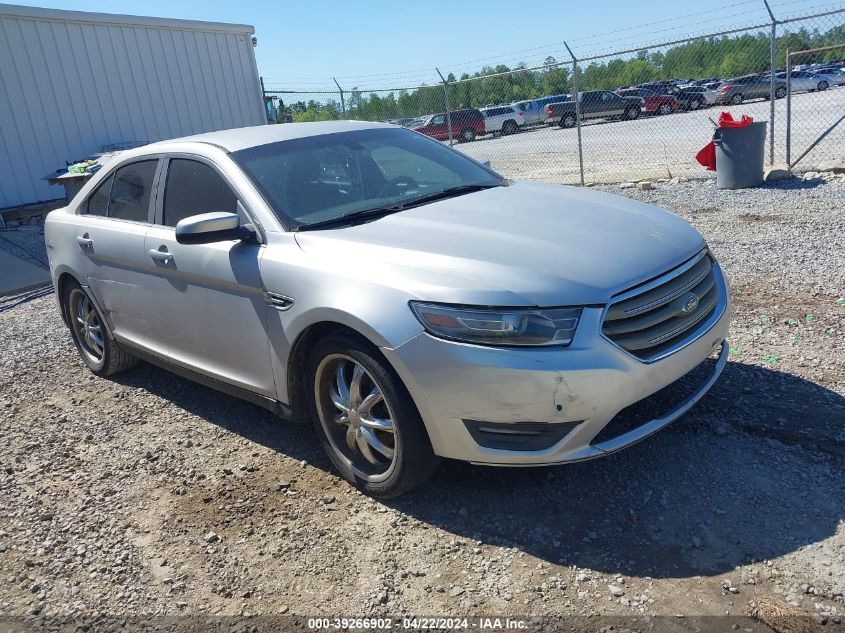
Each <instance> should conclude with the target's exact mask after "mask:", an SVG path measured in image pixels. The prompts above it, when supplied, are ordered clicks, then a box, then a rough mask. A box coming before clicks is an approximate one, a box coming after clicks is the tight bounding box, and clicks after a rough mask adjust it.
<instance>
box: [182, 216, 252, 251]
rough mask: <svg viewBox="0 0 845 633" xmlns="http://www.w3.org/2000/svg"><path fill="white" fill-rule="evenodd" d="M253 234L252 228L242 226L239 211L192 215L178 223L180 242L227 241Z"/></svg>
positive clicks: (207, 242) (206, 242)
mask: <svg viewBox="0 0 845 633" xmlns="http://www.w3.org/2000/svg"><path fill="white" fill-rule="evenodd" d="M253 235H255V234H254V233H253V231H252V230H251V229H250V228H248V227H246V226H241V218H240V217H239V216H238V214H237V213H226V212H224V211H215V212H213V213H201V214H200V215H192V216H190V217H187V218H184V219H182V220H179V223H178V224H177V225H176V241H177V242H179V243H180V244H209V243H211V242H227V241H229V240H242V239H244V238H247V237H251V236H253Z"/></svg>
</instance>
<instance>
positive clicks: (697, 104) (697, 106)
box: [687, 99, 704, 110]
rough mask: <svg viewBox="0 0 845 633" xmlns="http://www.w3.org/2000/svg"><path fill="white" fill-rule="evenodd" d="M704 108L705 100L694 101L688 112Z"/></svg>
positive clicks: (691, 102) (688, 107)
mask: <svg viewBox="0 0 845 633" xmlns="http://www.w3.org/2000/svg"><path fill="white" fill-rule="evenodd" d="M703 107H704V99H692V100H691V101H690V102H689V105H688V106H687V109H688V110H699V109H701V108H703Z"/></svg>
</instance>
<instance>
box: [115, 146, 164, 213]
mask: <svg viewBox="0 0 845 633" xmlns="http://www.w3.org/2000/svg"><path fill="white" fill-rule="evenodd" d="M157 166H158V160H157V159H156V160H144V161H140V162H137V163H131V164H129V165H126V166H125V167H121V168H120V169H118V170H117V171H116V172H115V174H114V183H113V184H112V187H111V195H109V210H108V216H109V217H110V218H117V219H119V220H132V221H134V222H146V221H147V220H148V215H149V209H150V194H151V192H152V189H153V180H154V178H155V173H156V167H157Z"/></svg>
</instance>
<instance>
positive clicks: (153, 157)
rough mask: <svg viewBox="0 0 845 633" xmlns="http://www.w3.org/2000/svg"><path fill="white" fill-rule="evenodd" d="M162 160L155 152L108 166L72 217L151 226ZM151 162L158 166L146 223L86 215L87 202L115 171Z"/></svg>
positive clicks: (75, 209) (106, 216) (162, 156)
mask: <svg viewBox="0 0 845 633" xmlns="http://www.w3.org/2000/svg"><path fill="white" fill-rule="evenodd" d="M163 159H164V154H162V153H160V152H156V153H155V154H148V155H146V156H133V157H132V158H127V159H125V160H123V161H121V162H119V163H116V164H114V165H110V166H109V167H108V169H107V171H106V172H105V175H104V176H102V177H101V178H100V179H99V181H98V183H97V186H96V187H94V188H93V189H92V190H91V191H89V192H88V194H87V195H86V196H85V197H84V198H83V199H82V202H80V203H79V204H78V205H76V207H75V208H74V210H73V214H74V215H81V216H87V217H92V218H100V219H102V220H110V221H112V222H126V223H127V224H134V225H137V226H152V224H153V219H154V217H155V199H156V196H157V195H158V181H159V176H160V174H161V169H162V162H163ZM151 160H155V161H158V164H157V165H156V171H155V174H153V184H152V189H151V191H150V202H149V206H148V207H147V221H146V222H140V221H138V220H126V219H123V218H112V217H109V216H108V215H95V214H89V213H88V201H89V200H90V199H91V197H92V196H93V195H94V194H95V193H97V191H98V190H99V189H100V186H101V185H102V184H103V181H105V180H108V179H109V178H113V176H114V175H115V174H116V173H117V171H118V170H119V169H122V168H123V167H127V166H128V165H132V164H133V163H143V162H147V161H151ZM99 174H100V172H99V171H98V172H97V174H96V175H99ZM89 182H90V181H89ZM87 184H88V183H86V185H87ZM112 186H114V180H112ZM109 199H111V189H110V190H109Z"/></svg>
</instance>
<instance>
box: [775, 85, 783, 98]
mask: <svg viewBox="0 0 845 633" xmlns="http://www.w3.org/2000/svg"><path fill="white" fill-rule="evenodd" d="M785 96H786V88H784V87H783V86H781V87H780V88H778V89H777V90H775V99H783V98H784V97H785Z"/></svg>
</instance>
